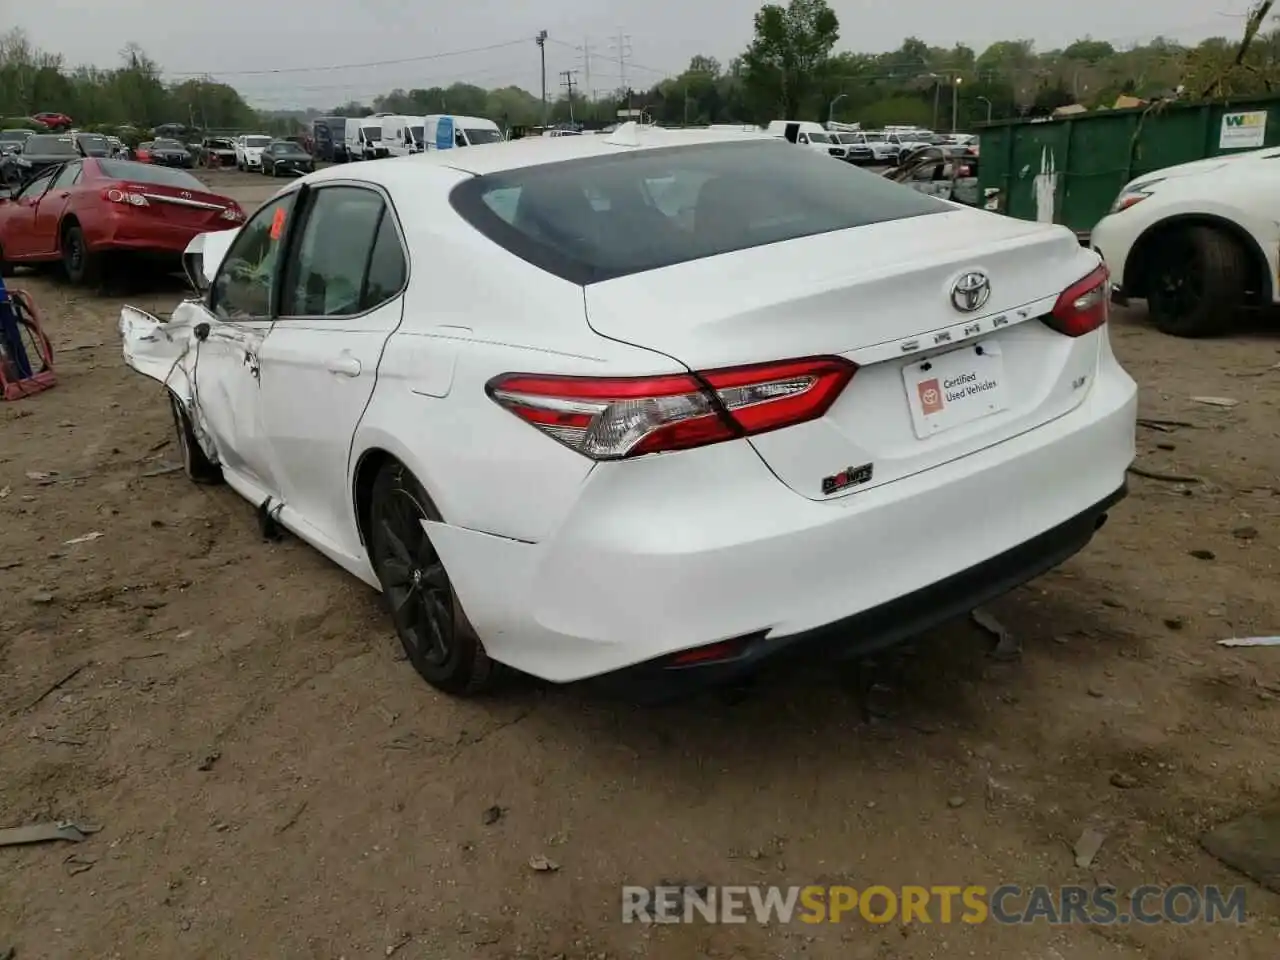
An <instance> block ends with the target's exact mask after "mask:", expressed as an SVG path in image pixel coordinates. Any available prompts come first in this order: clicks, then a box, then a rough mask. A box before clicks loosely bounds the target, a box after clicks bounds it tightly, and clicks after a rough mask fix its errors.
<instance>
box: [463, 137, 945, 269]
mask: <svg viewBox="0 0 1280 960" xmlns="http://www.w3.org/2000/svg"><path fill="white" fill-rule="evenodd" d="M450 201H451V203H452V204H453V207H454V209H455V210H457V212H458V213H459V214H460V215H461V216H462V217H463V218H464V219H465V220H467V222H469V223H470V224H471V225H472V226H473V227H475V228H476V229H477V230H479V231H480V232H481V233H483V234H484V235H485V236H487V237H488V238H489V239H491V240H493V241H494V242H495V243H497V244H498V245H499V246H501V247H503V248H504V249H506V250H508V251H510V252H511V253H513V254H515V255H516V256H518V257H521V258H522V259H524V260H527V261H529V262H530V263H532V264H534V265H535V266H538V267H541V268H542V269H543V270H546V271H547V272H549V273H552V274H555V275H556V276H559V277H562V278H564V279H566V280H569V281H571V282H573V283H579V284H588V283H598V282H600V281H603V280H609V279H612V278H614V277H622V276H627V275H628V274H633V273H641V272H643V271H645V270H656V269H658V268H660V267H667V266H671V265H673V264H677V263H685V262H688V261H691V260H699V259H702V258H703V257H712V256H716V255H717V254H721V253H729V252H731V251H734V250H745V249H748V248H751V247H759V246H764V245H766V244H771V243H781V242H783V241H786V240H795V239H798V238H800V237H810V236H814V235H816V234H822V233H830V232H832V231H836V230H848V229H850V228H853V227H861V226H866V225H868V224H872V223H882V222H885V221H889V220H902V219H905V218H907V217H918V216H922V215H925V214H931V213H943V212H946V211H948V210H950V209H951V208H950V207H948V206H947V205H946V204H944V203H942V202H941V201H939V200H935V199H933V198H932V197H927V196H925V195H923V194H921V193H918V192H916V191H915V190H912V189H911V188H909V187H904V186H901V185H899V184H895V183H892V182H890V181H888V180H885V179H884V178H883V177H878V176H876V175H875V174H873V173H868V172H866V171H863V170H859V169H858V168H856V167H854V166H851V165H850V164H845V163H835V162H833V161H832V160H831V158H830V157H828V156H826V154H819V153H815V152H812V151H804V150H796V149H795V148H794V147H792V146H791V145H790V144H788V143H785V142H781V141H773V140H763V141H759V140H758V141H748V142H738V143H711V144H698V145H696V146H684V147H672V148H666V149H660V150H638V151H634V152H628V153H622V154H611V155H608V156H604V157H590V158H584V159H580V160H569V161H565V162H563V163H554V164H542V165H539V166H534V167H524V168H521V169H516V170H507V171H503V172H500V173H491V174H486V175H484V176H480V177H474V178H472V179H470V180H468V181H466V182H465V183H462V184H459V185H458V186H457V187H456V188H454V190H453V193H452V194H451V196H450Z"/></svg>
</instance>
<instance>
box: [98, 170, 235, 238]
mask: <svg viewBox="0 0 1280 960" xmlns="http://www.w3.org/2000/svg"><path fill="white" fill-rule="evenodd" d="M120 189H121V190H123V191H126V192H128V193H132V194H140V195H141V196H142V197H144V198H145V199H146V201H147V203H146V205H145V206H142V207H139V208H138V209H140V210H141V211H144V212H146V213H147V214H148V215H150V216H153V217H158V218H160V219H162V220H164V221H165V222H167V223H173V224H177V225H181V226H184V227H192V228H195V229H200V230H217V229H219V228H225V227H226V226H227V225H228V223H230V222H231V221H229V220H227V219H226V218H224V217H223V215H222V213H223V211H224V210H226V209H227V208H228V207H230V206H231V201H229V200H227V199H226V198H225V197H220V196H218V195H217V194H216V193H209V192H208V191H206V190H196V189H186V188H184V187H171V186H167V185H164V184H158V183H142V182H134V181H125V182H124V183H123V184H122V185H121V188H120Z"/></svg>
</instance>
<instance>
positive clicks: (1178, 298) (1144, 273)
mask: <svg viewBox="0 0 1280 960" xmlns="http://www.w3.org/2000/svg"><path fill="white" fill-rule="evenodd" d="M1277 187H1280V149H1276V148H1274V147H1272V148H1269V149H1265V150H1253V151H1250V152H1248V153H1238V154H1233V155H1231V156H1225V157H1212V158H1210V159H1207V160H1197V161H1195V162H1194V163H1184V164H1180V165H1178V166H1176V167H1168V168H1166V169H1164V170H1157V171H1155V172H1153V173H1149V174H1146V175H1144V176H1141V177H1138V178H1137V179H1135V180H1133V181H1131V182H1130V183H1128V184H1126V185H1125V187H1124V189H1123V190H1121V191H1120V195H1119V196H1118V197H1116V200H1115V203H1114V204H1112V207H1111V213H1110V214H1108V215H1107V216H1106V217H1104V218H1103V219H1102V221H1101V222H1100V223H1099V224H1098V225H1097V226H1096V227H1094V228H1093V233H1092V235H1091V240H1090V242H1091V243H1092V245H1093V247H1094V248H1095V249H1096V250H1097V251H1098V252H1099V253H1100V254H1102V256H1103V258H1104V259H1105V261H1106V263H1107V266H1108V267H1109V268H1110V270H1111V282H1112V291H1113V299H1115V300H1116V301H1117V302H1119V303H1122V304H1126V303H1128V300H1129V298H1130V297H1135V298H1140V299H1141V298H1145V299H1146V301H1147V307H1148V310H1149V311H1150V314H1151V319H1152V321H1153V322H1154V323H1155V325H1156V327H1157V329H1159V330H1161V331H1163V332H1165V333H1169V334H1172V335H1174V336H1179V337H1202V336H1208V335H1211V334H1215V333H1220V332H1222V331H1223V329H1224V328H1225V327H1226V326H1227V325H1228V324H1229V323H1230V321H1231V320H1232V319H1233V318H1234V317H1235V315H1236V314H1237V313H1238V312H1239V311H1240V309H1241V308H1242V307H1245V306H1254V305H1263V304H1274V303H1280V284H1278V283H1277V282H1276V279H1275V278H1276V277H1277V276H1278V275H1280V192H1278V191H1277Z"/></svg>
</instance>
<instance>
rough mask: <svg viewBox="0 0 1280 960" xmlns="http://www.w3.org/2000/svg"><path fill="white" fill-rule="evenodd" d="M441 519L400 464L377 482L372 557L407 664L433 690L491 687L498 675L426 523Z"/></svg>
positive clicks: (471, 690) (371, 519) (467, 691)
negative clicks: (469, 621) (472, 625)
mask: <svg viewBox="0 0 1280 960" xmlns="http://www.w3.org/2000/svg"><path fill="white" fill-rule="evenodd" d="M439 519H440V515H439V513H438V512H437V511H436V508H435V505H434V504H433V503H432V502H431V498H430V497H428V496H427V493H426V491H425V490H423V489H422V485H421V484H420V483H419V482H418V481H417V478H415V477H414V476H413V474H412V473H410V472H409V471H408V469H406V468H405V467H404V465H403V464H400V463H397V462H394V461H393V462H389V463H386V464H384V465H383V466H382V467H381V469H380V470H379V471H378V475H377V477H375V478H374V481H373V491H372V496H371V498H370V506H369V534H368V548H369V559H370V561H371V562H372V563H373V569H374V572H375V573H376V574H377V576H378V580H379V582H380V583H381V584H382V596H383V598H384V600H385V602H386V604H387V608H388V610H389V611H390V612H391V619H392V621H393V623H394V624H395V629H396V634H397V636H399V638H400V643H401V645H402V646H403V647H404V652H405V654H407V655H408V657H409V662H410V663H412V664H413V668H414V669H415V670H417V671H418V673H419V675H421V676H422V678H423V679H424V680H426V681H427V682H428V683H429V684H431V685H432V686H433V687H436V688H437V689H439V690H443V691H444V692H445V693H451V694H462V695H465V694H475V693H480V692H482V691H483V690H486V689H488V688H490V687H491V686H492V685H493V683H494V681H495V679H496V677H497V674H498V670H497V666H498V665H497V664H495V663H494V662H493V661H492V660H490V659H489V657H488V655H487V654H486V653H485V651H484V646H483V645H482V644H481V643H480V640H479V638H478V637H476V635H475V633H474V631H472V629H471V626H470V624H468V623H467V620H466V617H465V616H464V615H463V613H462V608H461V606H460V605H459V604H458V598H457V595H456V594H455V593H454V591H453V585H452V584H451V583H450V582H449V575H448V574H447V573H446V572H445V569H444V564H443V563H442V562H441V560H440V556H439V554H437V553H436V551H435V548H434V547H433V546H432V545H431V541H430V540H429V539H428V537H427V534H426V531H425V530H423V529H422V521H423V520H434V521H438V520H439Z"/></svg>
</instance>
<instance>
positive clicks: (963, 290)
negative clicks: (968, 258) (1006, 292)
mask: <svg viewBox="0 0 1280 960" xmlns="http://www.w3.org/2000/svg"><path fill="white" fill-rule="evenodd" d="M990 299H991V281H990V279H988V277H987V275H986V274H985V273H983V272H982V271H981V270H972V271H970V272H969V273H966V274H962V275H961V277H960V279H959V280H957V281H956V284H955V286H954V287H952V288H951V305H952V306H953V307H955V308H956V309H957V310H959V311H960V312H961V313H973V312H974V311H975V310H981V309H982V308H983V307H984V306H986V305H987V301H988V300H990Z"/></svg>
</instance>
